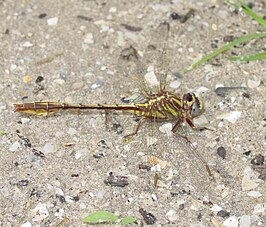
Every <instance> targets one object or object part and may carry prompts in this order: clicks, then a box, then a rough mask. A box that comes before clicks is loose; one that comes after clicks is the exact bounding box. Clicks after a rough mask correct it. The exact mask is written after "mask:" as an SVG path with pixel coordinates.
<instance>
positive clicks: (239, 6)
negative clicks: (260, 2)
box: [225, 0, 266, 27]
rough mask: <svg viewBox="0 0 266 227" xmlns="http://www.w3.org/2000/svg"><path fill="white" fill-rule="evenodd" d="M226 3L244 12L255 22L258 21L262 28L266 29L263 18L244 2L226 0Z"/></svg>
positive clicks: (265, 22)
mask: <svg viewBox="0 0 266 227" xmlns="http://www.w3.org/2000/svg"><path fill="white" fill-rule="evenodd" d="M225 2H226V3H228V4H230V5H231V6H233V7H235V8H236V9H237V10H239V11H241V12H244V13H245V14H246V15H248V16H250V17H252V18H253V19H254V20H255V21H257V22H258V23H259V24H261V25H262V26H264V27H266V21H265V20H263V18H262V17H260V16H258V15H257V14H256V13H255V12H254V11H253V10H252V9H250V8H249V7H248V5H247V4H245V3H244V2H243V1H240V0H239V1H231V0H226V1H225Z"/></svg>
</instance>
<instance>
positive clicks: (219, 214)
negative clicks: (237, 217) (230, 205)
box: [217, 210, 230, 218]
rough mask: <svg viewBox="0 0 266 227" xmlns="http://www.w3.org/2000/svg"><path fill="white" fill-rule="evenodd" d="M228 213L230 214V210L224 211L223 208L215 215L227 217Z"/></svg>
mask: <svg viewBox="0 0 266 227" xmlns="http://www.w3.org/2000/svg"><path fill="white" fill-rule="evenodd" d="M229 215H230V212H228V211H225V210H220V211H218V213H217V216H219V217H222V218H226V217H229Z"/></svg>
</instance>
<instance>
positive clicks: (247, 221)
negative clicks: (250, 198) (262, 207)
mask: <svg viewBox="0 0 266 227" xmlns="http://www.w3.org/2000/svg"><path fill="white" fill-rule="evenodd" d="M239 225H240V226H241V227H250V225H251V217H250V216H249V215H243V216H241V217H240V220H239Z"/></svg>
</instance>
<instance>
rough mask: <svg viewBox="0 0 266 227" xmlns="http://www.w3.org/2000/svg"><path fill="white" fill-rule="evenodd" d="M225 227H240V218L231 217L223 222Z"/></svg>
mask: <svg viewBox="0 0 266 227" xmlns="http://www.w3.org/2000/svg"><path fill="white" fill-rule="evenodd" d="M223 226H225V227H238V218H237V217H236V216H231V217H229V218H227V219H226V220H225V221H224V222H223Z"/></svg>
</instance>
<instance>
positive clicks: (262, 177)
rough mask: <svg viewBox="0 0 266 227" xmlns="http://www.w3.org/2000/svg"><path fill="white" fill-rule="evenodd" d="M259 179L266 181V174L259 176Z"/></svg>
mask: <svg viewBox="0 0 266 227" xmlns="http://www.w3.org/2000/svg"><path fill="white" fill-rule="evenodd" d="M258 178H259V179H261V180H264V181H266V172H265V173H262V174H260V175H259V176H258Z"/></svg>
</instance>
